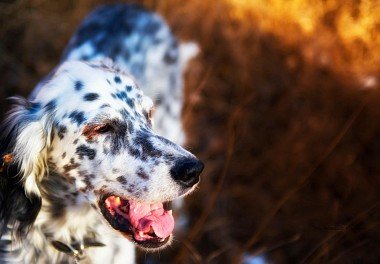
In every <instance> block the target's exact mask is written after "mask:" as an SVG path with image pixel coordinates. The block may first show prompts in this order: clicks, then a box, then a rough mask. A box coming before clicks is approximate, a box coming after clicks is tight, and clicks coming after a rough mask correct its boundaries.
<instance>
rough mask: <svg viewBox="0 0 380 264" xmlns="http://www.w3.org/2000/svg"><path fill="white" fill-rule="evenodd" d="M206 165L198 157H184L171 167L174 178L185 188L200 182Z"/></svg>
mask: <svg viewBox="0 0 380 264" xmlns="http://www.w3.org/2000/svg"><path fill="white" fill-rule="evenodd" d="M203 168H204V165H203V163H202V162H201V161H199V160H198V159H196V158H184V159H181V160H179V161H177V162H176V163H175V165H174V166H173V167H172V168H171V170H170V174H171V176H172V178H173V179H174V180H175V181H176V182H177V183H179V184H181V185H182V187H184V188H190V187H192V186H193V185H194V184H196V183H198V182H199V175H200V174H201V172H202V170H203Z"/></svg>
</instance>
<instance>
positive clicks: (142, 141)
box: [135, 132, 173, 159]
mask: <svg viewBox="0 0 380 264" xmlns="http://www.w3.org/2000/svg"><path fill="white" fill-rule="evenodd" d="M152 138H153V137H152V136H150V135H149V133H147V132H138V134H137V137H136V138H135V144H136V145H138V146H140V147H141V149H142V152H143V153H142V158H143V159H146V158H148V157H152V158H157V157H162V156H163V153H162V151H161V150H159V149H157V148H156V147H155V146H154V145H153V143H152V142H151V139H152ZM172 144H173V143H172Z"/></svg>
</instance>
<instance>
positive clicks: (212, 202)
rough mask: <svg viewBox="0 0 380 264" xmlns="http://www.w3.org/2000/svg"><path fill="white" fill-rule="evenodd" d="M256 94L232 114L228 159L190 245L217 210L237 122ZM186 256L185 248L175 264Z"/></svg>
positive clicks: (193, 233) (232, 147)
mask: <svg viewBox="0 0 380 264" xmlns="http://www.w3.org/2000/svg"><path fill="white" fill-rule="evenodd" d="M254 97H255V96H254V93H251V95H250V96H248V97H247V98H246V99H245V100H244V102H243V103H242V104H240V105H239V106H237V107H236V109H235V111H234V112H233V113H232V114H231V116H230V118H229V121H228V125H227V129H228V133H227V139H228V142H227V154H226V159H225V162H224V166H223V170H222V172H221V174H220V176H219V178H218V182H217V184H216V186H215V189H214V191H213V192H212V193H211V196H210V199H209V200H208V203H207V204H206V206H205V207H204V209H203V211H202V214H201V215H200V217H199V218H198V221H197V222H196V223H195V224H194V226H193V228H192V229H191V230H190V232H189V235H188V239H187V241H188V242H189V243H194V242H195V241H196V239H197V238H199V237H197V236H198V235H199V234H200V231H201V230H202V228H203V226H204V224H205V222H206V220H207V218H208V216H209V215H210V213H211V212H212V211H213V209H214V208H215V205H216V202H217V200H218V197H219V195H220V192H221V190H222V188H223V185H224V182H225V179H226V176H227V171H228V168H229V166H230V162H231V158H232V155H233V152H234V146H235V139H236V133H235V122H236V120H237V119H238V118H239V115H240V114H241V112H242V111H243V110H244V108H245V107H246V106H247V105H248V104H249V103H250V102H251V101H252V100H253V99H254ZM185 256H186V248H183V249H182V250H181V251H180V252H179V253H178V254H177V256H176V258H175V261H174V263H183V260H184V258H185Z"/></svg>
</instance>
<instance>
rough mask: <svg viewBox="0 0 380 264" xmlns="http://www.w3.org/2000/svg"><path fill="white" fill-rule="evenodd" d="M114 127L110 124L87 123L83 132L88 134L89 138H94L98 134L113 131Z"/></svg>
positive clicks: (85, 134)
mask: <svg viewBox="0 0 380 264" xmlns="http://www.w3.org/2000/svg"><path fill="white" fill-rule="evenodd" d="M112 129H113V128H112V126H111V125H110V124H101V125H87V126H85V127H84V129H83V132H82V134H83V135H84V136H86V137H87V139H89V140H92V139H93V138H94V137H95V136H96V135H99V134H105V133H107V132H110V131H112Z"/></svg>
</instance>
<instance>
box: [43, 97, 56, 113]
mask: <svg viewBox="0 0 380 264" xmlns="http://www.w3.org/2000/svg"><path fill="white" fill-rule="evenodd" d="M44 108H45V109H46V111H48V112H52V111H54V110H55V109H56V108H57V101H56V100H51V101H50V102H49V103H47V104H46V105H45V107H44Z"/></svg>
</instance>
